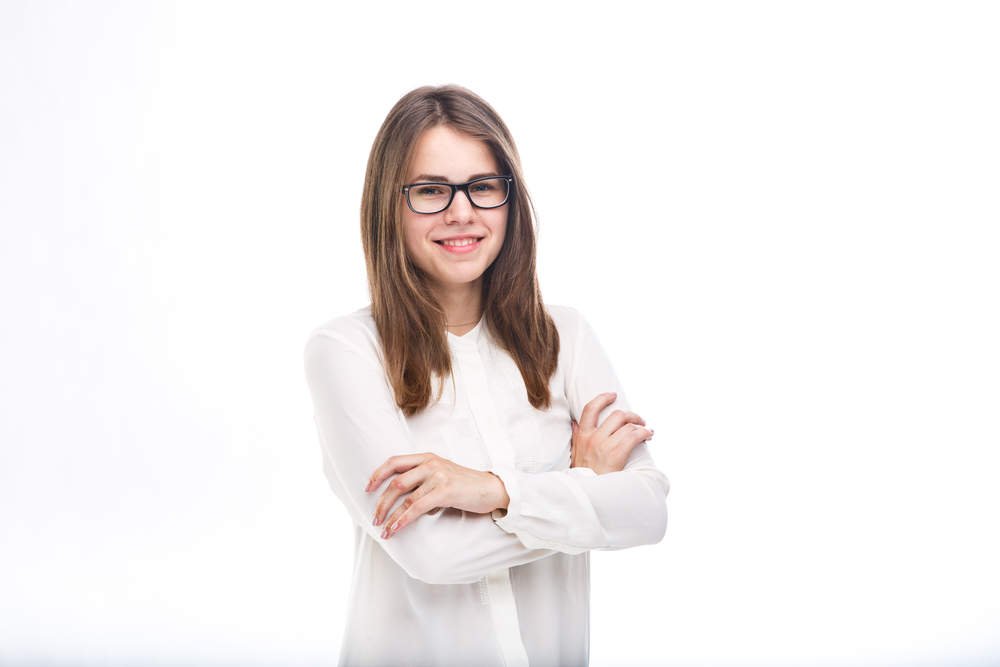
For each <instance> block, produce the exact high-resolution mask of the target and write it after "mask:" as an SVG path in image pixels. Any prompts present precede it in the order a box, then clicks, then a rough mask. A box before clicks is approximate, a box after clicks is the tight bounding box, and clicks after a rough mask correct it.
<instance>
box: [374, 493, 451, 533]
mask: <svg viewBox="0 0 1000 667" xmlns="http://www.w3.org/2000/svg"><path fill="white" fill-rule="evenodd" d="M423 488H424V487H421V488H420V489H418V491H420V490H422V489H423ZM443 495H444V492H442V491H441V490H440V489H437V488H435V489H431V490H429V491H426V492H425V493H423V494H422V495H420V496H419V497H417V498H416V499H413V500H411V499H410V498H407V499H406V502H405V503H403V505H407V507H406V508H405V509H403V505H400V506H399V508H398V509H397V510H396V512H393V516H392V517H390V518H389V520H388V521H386V525H385V530H383V531H382V539H383V540H388V539H389V538H391V537H392V536H393V535H395V534H396V533H398V532H399V531H401V530H403V528H406V527H407V526H408V525H410V524H411V523H413V522H414V521H416V520H417V519H419V518H420V517H421V516H423V515H424V514H427V513H428V512H430V511H431V510H433V509H435V508H437V507H442V506H444V505H446V504H447V503H446V502H445V501H444V498H443ZM397 513H398V514H399V516H398V517H397V516H396V514H397Z"/></svg>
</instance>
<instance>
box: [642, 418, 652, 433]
mask: <svg viewBox="0 0 1000 667" xmlns="http://www.w3.org/2000/svg"><path fill="white" fill-rule="evenodd" d="M642 425H643V426H645V425H646V420H645V419H643V420H642ZM650 430H652V429H650Z"/></svg>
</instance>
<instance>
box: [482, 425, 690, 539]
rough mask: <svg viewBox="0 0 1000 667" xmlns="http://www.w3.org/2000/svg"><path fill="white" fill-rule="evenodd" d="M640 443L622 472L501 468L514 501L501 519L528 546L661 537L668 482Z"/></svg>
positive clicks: (665, 512)
mask: <svg viewBox="0 0 1000 667" xmlns="http://www.w3.org/2000/svg"><path fill="white" fill-rule="evenodd" d="M640 447H641V448H642V449H641V450H639V448H637V450H639V451H637V452H635V456H634V458H633V459H632V460H630V462H629V464H628V465H627V466H626V468H625V469H624V470H622V471H621V472H614V473H607V474H604V475H596V474H594V473H593V471H591V470H589V469H586V468H574V469H569V470H564V471H553V472H545V473H541V474H530V473H525V472H520V471H506V472H503V473H501V475H502V477H503V478H504V480H505V482H506V484H507V491H508V493H509V494H510V498H511V504H510V507H509V509H508V511H507V515H506V516H505V517H503V518H502V519H499V520H498V521H497V524H498V525H499V526H500V527H502V528H503V529H504V530H505V531H507V532H510V533H511V534H514V535H517V536H518V538H520V540H521V542H522V543H523V544H524V545H525V546H529V547H532V548H545V549H554V550H557V551H562V552H564V553H570V554H575V553H580V552H582V551H586V550H588V549H624V548H627V547H633V546H639V545H642V544H655V543H656V542H659V541H660V540H661V539H662V538H663V534H664V531H665V530H666V524H667V509H666V496H667V493H668V491H669V489H670V484H669V482H668V481H667V478H666V477H665V476H664V475H663V473H662V472H660V471H659V470H657V469H656V468H655V467H654V466H653V465H652V460H651V459H650V458H649V456H648V452H647V451H645V445H640Z"/></svg>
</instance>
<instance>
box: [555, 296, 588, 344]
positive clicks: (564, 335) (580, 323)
mask: <svg viewBox="0 0 1000 667" xmlns="http://www.w3.org/2000/svg"><path fill="white" fill-rule="evenodd" d="M545 312H547V313H548V314H549V317H551V318H552V321H553V322H555V325H556V330H557V331H559V340H560V342H562V343H569V342H572V341H574V340H576V339H577V338H578V337H579V336H580V332H581V331H582V330H583V328H584V327H586V326H588V325H587V320H586V319H584V317H583V315H581V314H580V311H578V310H577V309H576V308H570V307H569V306H552V305H548V304H546V306H545Z"/></svg>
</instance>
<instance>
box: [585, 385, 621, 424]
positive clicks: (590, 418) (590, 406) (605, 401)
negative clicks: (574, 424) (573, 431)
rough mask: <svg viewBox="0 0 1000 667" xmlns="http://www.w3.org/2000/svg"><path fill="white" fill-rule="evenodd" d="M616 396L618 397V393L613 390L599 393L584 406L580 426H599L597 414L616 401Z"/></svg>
mask: <svg viewBox="0 0 1000 667" xmlns="http://www.w3.org/2000/svg"><path fill="white" fill-rule="evenodd" d="M616 398H618V394H616V393H615V392H613V391H612V392H608V393H606V394H598V395H597V396H596V397H595V398H594V400H592V401H591V402H590V403H587V405H585V406H584V407H583V412H582V413H580V426H582V427H583V428H589V429H595V428H597V416H598V415H599V414H601V410H603V409H604V408H606V407H608V406H609V405H611V404H612V403H614V402H615V399H616Z"/></svg>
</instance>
